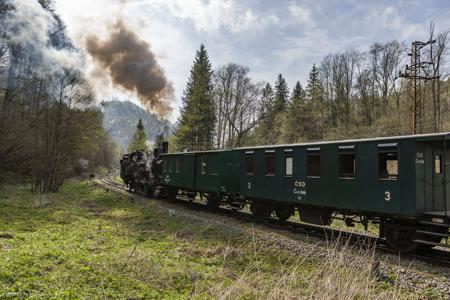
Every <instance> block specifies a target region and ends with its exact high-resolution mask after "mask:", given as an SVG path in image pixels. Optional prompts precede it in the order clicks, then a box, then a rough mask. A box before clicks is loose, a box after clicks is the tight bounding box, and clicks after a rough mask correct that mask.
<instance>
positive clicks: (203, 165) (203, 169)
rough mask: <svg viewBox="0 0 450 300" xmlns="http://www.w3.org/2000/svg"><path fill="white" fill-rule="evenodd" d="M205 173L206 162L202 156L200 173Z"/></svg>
mask: <svg viewBox="0 0 450 300" xmlns="http://www.w3.org/2000/svg"><path fill="white" fill-rule="evenodd" d="M204 174H206V162H205V158H204V157H202V175H204Z"/></svg>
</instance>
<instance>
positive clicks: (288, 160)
mask: <svg viewBox="0 0 450 300" xmlns="http://www.w3.org/2000/svg"><path fill="white" fill-rule="evenodd" d="M293 165H294V159H293V158H292V156H286V157H285V170H286V172H285V175H286V176H292V171H293Z"/></svg>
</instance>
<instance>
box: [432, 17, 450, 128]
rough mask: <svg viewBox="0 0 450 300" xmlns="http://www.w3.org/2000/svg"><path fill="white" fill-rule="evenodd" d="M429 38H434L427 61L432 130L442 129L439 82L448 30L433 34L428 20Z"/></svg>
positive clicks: (433, 27) (433, 30) (433, 29)
mask: <svg viewBox="0 0 450 300" xmlns="http://www.w3.org/2000/svg"><path fill="white" fill-rule="evenodd" d="M429 34H430V36H429V38H430V40H431V41H432V40H435V43H432V44H431V47H430V52H429V61H430V63H431V74H430V75H431V76H432V77H433V79H432V80H431V95H432V102H433V130H434V131H440V130H442V124H441V83H442V80H444V78H443V77H445V75H446V74H444V73H443V71H442V65H443V64H444V62H445V55H446V52H447V50H448V42H449V30H447V31H444V32H440V33H438V34H437V35H436V34H435V24H434V23H433V22H430V33H429Z"/></svg>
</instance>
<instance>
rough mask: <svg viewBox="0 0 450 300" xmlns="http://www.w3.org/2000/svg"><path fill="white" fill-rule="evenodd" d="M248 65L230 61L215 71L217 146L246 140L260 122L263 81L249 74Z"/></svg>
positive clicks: (232, 145) (228, 145)
mask: <svg viewBox="0 0 450 300" xmlns="http://www.w3.org/2000/svg"><path fill="white" fill-rule="evenodd" d="M248 73H249V69H248V68H247V67H244V66H241V65H237V64H232V63H231V64H228V65H225V66H223V67H220V68H219V69H218V70H217V71H216V72H215V73H214V79H213V80H214V100H215V103H216V110H217V112H216V113H217V120H218V122H217V138H216V145H217V148H219V149H223V148H230V147H237V146H241V145H243V144H244V143H245V140H244V138H245V136H246V135H247V133H248V132H249V131H250V130H252V129H253V128H254V127H255V126H256V125H257V124H258V115H259V109H260V105H259V104H260V103H259V99H260V95H261V85H260V84H257V83H254V82H253V81H252V80H251V79H250V77H249V76H248Z"/></svg>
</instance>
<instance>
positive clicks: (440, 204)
mask: <svg viewBox="0 0 450 300" xmlns="http://www.w3.org/2000/svg"><path fill="white" fill-rule="evenodd" d="M449 134H450V133H438V134H425V135H409V136H396V137H384V138H372V139H355V140H340V141H330V142H316V143H303V144H290V145H274V146H258V147H246V148H238V149H232V150H213V151H200V152H182V153H168V151H167V146H168V145H167V143H163V144H161V145H159V147H157V148H155V149H154V151H153V153H152V154H149V153H146V152H145V151H138V152H134V153H130V154H126V155H125V156H124V157H123V159H122V160H121V177H122V179H123V180H124V182H125V184H127V186H128V187H129V189H130V190H131V191H134V192H138V193H142V194H146V195H151V196H164V197H176V196H177V195H180V194H183V195H185V196H187V198H189V199H190V200H194V199H195V197H196V196H197V195H200V196H201V198H202V199H206V204H207V206H208V207H210V208H211V209H216V208H218V207H219V206H223V205H226V206H228V207H231V208H232V209H235V210H240V209H242V208H243V207H244V206H246V205H249V206H250V210H251V212H252V214H253V215H254V217H255V218H257V219H259V220H264V219H267V218H270V217H271V216H272V214H275V216H276V217H277V218H279V219H280V220H287V219H288V218H290V217H291V216H292V215H294V212H295V211H298V212H299V215H300V219H301V220H302V221H304V222H307V223H312V224H318V225H330V224H331V222H332V220H333V219H341V220H343V221H344V222H345V224H346V225H347V226H354V224H355V223H361V224H363V225H364V226H365V227H366V228H367V226H368V224H369V223H374V224H379V228H380V230H379V235H380V238H382V239H385V240H386V242H387V243H388V244H389V245H390V246H391V247H392V248H394V249H397V250H399V251H404V252H408V251H413V250H415V249H417V248H419V247H433V246H445V245H447V246H448V244H447V242H448V238H449V228H450V210H449V209H450V200H449V199H448V196H447V187H448V185H449V183H448V181H447V173H448V170H449V163H448V157H450V150H449V141H448V136H449ZM442 240H445V244H443V243H441V241H442Z"/></svg>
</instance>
